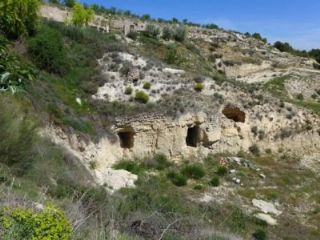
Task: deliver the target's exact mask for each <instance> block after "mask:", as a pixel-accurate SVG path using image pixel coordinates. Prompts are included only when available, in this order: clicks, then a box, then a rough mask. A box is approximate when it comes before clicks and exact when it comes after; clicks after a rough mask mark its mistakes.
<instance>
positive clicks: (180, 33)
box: [174, 26, 187, 42]
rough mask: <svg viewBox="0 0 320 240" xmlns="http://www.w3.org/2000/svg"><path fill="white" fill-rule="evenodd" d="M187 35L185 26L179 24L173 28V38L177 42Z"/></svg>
mask: <svg viewBox="0 0 320 240" xmlns="http://www.w3.org/2000/svg"><path fill="white" fill-rule="evenodd" d="M186 36H187V29H186V27H185V26H179V27H177V28H176V29H174V39H175V40H176V41H178V42H183V41H184V40H185V38H186Z"/></svg>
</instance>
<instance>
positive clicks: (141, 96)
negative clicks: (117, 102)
mask: <svg viewBox="0 0 320 240" xmlns="http://www.w3.org/2000/svg"><path fill="white" fill-rule="evenodd" d="M134 99H135V100H136V101H137V102H141V103H147V102H148V101H149V95H148V94H147V93H145V92H144V91H138V92H136V96H135V97H134Z"/></svg>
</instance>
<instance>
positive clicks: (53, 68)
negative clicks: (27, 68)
mask: <svg viewBox="0 0 320 240" xmlns="http://www.w3.org/2000/svg"><path fill="white" fill-rule="evenodd" d="M28 52H29V54H30V57H31V58H32V60H33V62H34V63H35V64H36V65H37V66H38V67H39V68H41V69H44V70H46V71H48V72H51V73H57V74H60V75H61V74H64V73H65V72H67V69H68V64H67V60H66V52H65V49H64V45H63V39H62V36H61V34H60V33H59V32H58V31H56V30H53V29H50V28H47V27H45V28H42V29H41V30H40V32H39V33H38V34H37V35H36V36H35V37H34V38H31V39H30V40H29V42H28Z"/></svg>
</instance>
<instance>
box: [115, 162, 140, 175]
mask: <svg viewBox="0 0 320 240" xmlns="http://www.w3.org/2000/svg"><path fill="white" fill-rule="evenodd" d="M113 168H114V169H117V170H119V169H123V170H127V171H128V172H131V173H133V174H137V175H138V174H139V173H141V172H143V171H144V168H143V167H142V166H141V164H139V163H137V162H134V161H129V160H122V161H120V162H118V163H116V164H115V165H114V166H113Z"/></svg>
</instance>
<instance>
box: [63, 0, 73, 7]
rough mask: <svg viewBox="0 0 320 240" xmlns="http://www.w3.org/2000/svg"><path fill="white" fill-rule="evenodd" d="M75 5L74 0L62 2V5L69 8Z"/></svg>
mask: <svg viewBox="0 0 320 240" xmlns="http://www.w3.org/2000/svg"><path fill="white" fill-rule="evenodd" d="M75 4H76V0H64V5H66V6H67V7H69V8H72V7H73V6H74V5H75Z"/></svg>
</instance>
